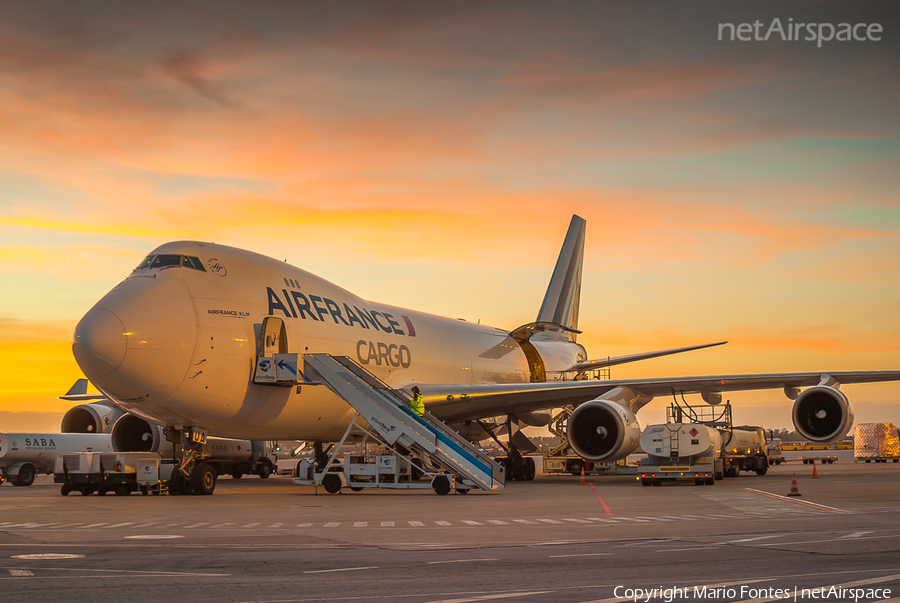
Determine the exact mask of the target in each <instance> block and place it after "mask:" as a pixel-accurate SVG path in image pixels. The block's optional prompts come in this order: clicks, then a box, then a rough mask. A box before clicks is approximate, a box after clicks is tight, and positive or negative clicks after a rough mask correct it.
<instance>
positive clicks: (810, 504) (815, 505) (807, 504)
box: [738, 488, 841, 511]
mask: <svg viewBox="0 0 900 603" xmlns="http://www.w3.org/2000/svg"><path fill="white" fill-rule="evenodd" d="M738 489H739V490H743V491H744V492H752V493H753V494H759V495H761V496H768V497H769V498H774V499H777V500H783V501H785V502H790V503H794V504H797V505H803V506H804V507H810V508H813V509H820V510H821V509H827V510H829V511H840V510H841V509H838V508H837V507H829V506H828V505H820V504H819V503H814V502H809V501H806V500H796V499H794V498H788V497H787V496H781V495H780V494H772V493H771V492H764V491H763V490H756V489H754V488H738Z"/></svg>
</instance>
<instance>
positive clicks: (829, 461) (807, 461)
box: [797, 456, 838, 465]
mask: <svg viewBox="0 0 900 603" xmlns="http://www.w3.org/2000/svg"><path fill="white" fill-rule="evenodd" d="M797 460H798V461H803V464H804V465H815V464H816V462H818V463H819V464H821V465H833V464H835V463H836V462H837V460H838V459H837V457H836V456H798V457H797Z"/></svg>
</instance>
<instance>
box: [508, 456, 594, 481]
mask: <svg viewBox="0 0 900 603" xmlns="http://www.w3.org/2000/svg"><path fill="white" fill-rule="evenodd" d="M523 462H524V466H523V467H522V475H523V477H524V478H525V481H527V482H531V481H534V476H535V473H536V472H537V469H536V468H535V466H534V459H533V458H531V457H530V456H529V457H526V458H525V459H523ZM579 475H580V474H579Z"/></svg>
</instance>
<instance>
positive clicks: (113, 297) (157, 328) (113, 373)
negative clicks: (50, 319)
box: [72, 277, 197, 406]
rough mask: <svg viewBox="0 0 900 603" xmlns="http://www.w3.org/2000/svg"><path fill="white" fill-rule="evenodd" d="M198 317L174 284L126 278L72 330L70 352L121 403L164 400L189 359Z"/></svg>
mask: <svg viewBox="0 0 900 603" xmlns="http://www.w3.org/2000/svg"><path fill="white" fill-rule="evenodd" d="M196 337H197V317H196V314H195V313H194V306H193V301H192V299H191V296H190V293H189V291H188V288H187V286H186V285H185V284H184V283H183V282H181V281H179V280H177V279H174V278H171V277H169V278H155V277H154V278H148V277H132V278H128V279H126V280H124V281H122V282H121V283H119V285H117V286H116V287H115V288H114V289H113V290H112V291H110V292H109V293H107V294H106V295H105V296H104V297H103V298H102V299H101V300H100V301H98V302H97V303H96V305H94V307H93V308H91V310H90V311H88V313H87V314H85V316H84V318H82V319H81V321H80V322H79V323H78V326H77V327H75V338H74V342H73V344H72V351H73V352H74V354H75V360H76V361H77V362H78V365H79V366H80V367H81V370H82V371H84V374H85V375H86V376H87V377H88V379H90V380H91V381H92V382H93V383H94V385H96V386H97V387H98V388H100V390H101V391H103V392H104V393H105V394H108V395H110V396H112V397H113V398H115V399H116V400H117V401H119V402H120V403H123V404H124V403H128V404H134V405H138V404H139V403H140V404H141V405H143V406H147V405H153V404H155V403H159V402H160V401H162V400H165V399H166V398H167V397H168V396H169V395H171V394H172V393H173V392H174V391H175V390H176V389H177V388H178V386H179V385H180V384H181V382H182V380H183V379H184V377H185V373H187V371H188V368H189V367H190V364H191V359H192V357H193V352H194V347H195V344H196Z"/></svg>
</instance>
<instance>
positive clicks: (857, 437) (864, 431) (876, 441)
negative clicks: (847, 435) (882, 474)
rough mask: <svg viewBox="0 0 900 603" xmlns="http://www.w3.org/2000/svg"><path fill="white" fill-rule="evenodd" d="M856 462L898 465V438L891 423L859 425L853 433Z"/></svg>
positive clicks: (899, 457) (899, 449)
mask: <svg viewBox="0 0 900 603" xmlns="http://www.w3.org/2000/svg"><path fill="white" fill-rule="evenodd" d="M853 456H854V457H856V462H857V463H858V462H860V461H864V462H866V463H887V462H888V461H892V462H894V463H900V438H898V435H897V428H896V427H894V424H893V423H860V424H858V425H857V426H856V427H855V429H854V432H853Z"/></svg>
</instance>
